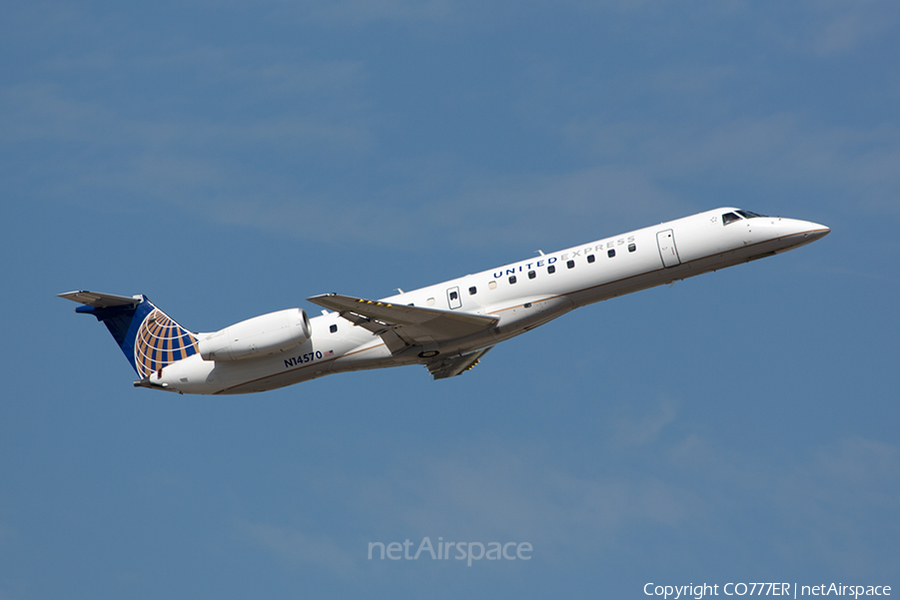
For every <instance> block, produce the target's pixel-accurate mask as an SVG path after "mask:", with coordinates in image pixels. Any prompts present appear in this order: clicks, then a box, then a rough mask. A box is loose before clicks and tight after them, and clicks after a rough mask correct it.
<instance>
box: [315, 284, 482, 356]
mask: <svg viewBox="0 0 900 600" xmlns="http://www.w3.org/2000/svg"><path fill="white" fill-rule="evenodd" d="M307 300H309V301H310V302H312V303H314V304H318V305H319V306H324V307H325V308H330V309H331V310H335V311H337V312H339V313H340V314H341V316H342V317H344V318H345V319H347V320H348V321H350V322H351V323H353V324H354V325H359V326H360V327H363V328H365V329H368V330H369V331H371V332H372V333H374V334H375V335H379V336H381V337H382V339H383V340H384V341H385V343H386V344H387V346H388V348H389V349H390V350H391V352H399V351H401V350H404V349H405V348H407V347H410V346H427V345H430V344H440V343H443V342H448V341H450V340H455V339H459V338H464V337H468V336H471V335H475V334H478V333H482V332H484V331H487V330H488V329H490V328H491V327H493V326H494V325H496V324H497V321H498V320H499V319H497V317H488V316H485V315H475V314H472V313H467V312H462V311H451V310H441V309H437V308H423V307H421V306H408V305H405V304H391V303H390V302H382V301H379V300H366V299H364V298H354V297H352V296H340V295H338V294H322V295H319V296H312V297H311V298H307Z"/></svg>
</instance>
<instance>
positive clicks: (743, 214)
mask: <svg viewBox="0 0 900 600" xmlns="http://www.w3.org/2000/svg"><path fill="white" fill-rule="evenodd" d="M738 215H740V216H738ZM765 216H766V215H761V214H758V213H755V212H750V211H749V210H735V211H734V212H730V213H725V214H724V215H722V225H728V224H729V223H734V222H735V221H741V220H743V219H758V218H762V217H765Z"/></svg>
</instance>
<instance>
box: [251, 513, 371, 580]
mask: <svg viewBox="0 0 900 600" xmlns="http://www.w3.org/2000/svg"><path fill="white" fill-rule="evenodd" d="M237 526H238V530H239V531H240V532H241V534H242V535H243V536H245V537H246V538H248V539H250V540H251V541H252V542H253V543H254V544H256V545H258V546H261V547H263V548H265V549H266V550H268V551H270V552H272V553H274V554H275V555H276V556H277V557H278V558H279V559H280V560H281V561H283V562H284V563H285V564H287V565H288V566H290V567H292V568H297V567H305V566H306V567H323V568H325V569H328V570H329V571H331V572H332V573H335V574H336V575H339V576H341V577H350V576H352V575H353V573H354V572H355V570H356V565H355V563H354V559H353V556H351V555H350V554H349V553H348V552H347V551H346V550H345V549H343V548H341V547H340V546H338V545H337V544H336V543H335V542H334V541H333V540H332V539H331V538H329V537H327V536H311V535H307V534H305V533H303V532H300V531H296V530H292V529H290V528H284V527H275V526H273V525H268V524H265V523H249V522H243V521H241V522H239V523H238V525H237Z"/></svg>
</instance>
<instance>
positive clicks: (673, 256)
mask: <svg viewBox="0 0 900 600" xmlns="http://www.w3.org/2000/svg"><path fill="white" fill-rule="evenodd" d="M656 243H657V245H659V256H660V258H661V259H662V263H663V266H664V267H675V266H678V265H680V264H681V259H680V258H678V248H676V247H675V234H674V233H673V232H672V230H671V229H666V230H664V231H660V232H659V233H657V234H656Z"/></svg>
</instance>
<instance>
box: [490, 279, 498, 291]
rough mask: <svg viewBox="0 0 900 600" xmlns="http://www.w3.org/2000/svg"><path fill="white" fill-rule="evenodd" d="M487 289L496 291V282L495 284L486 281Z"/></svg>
mask: <svg viewBox="0 0 900 600" xmlns="http://www.w3.org/2000/svg"><path fill="white" fill-rule="evenodd" d="M488 289H489V290H496V289H497V282H496V281H488Z"/></svg>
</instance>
